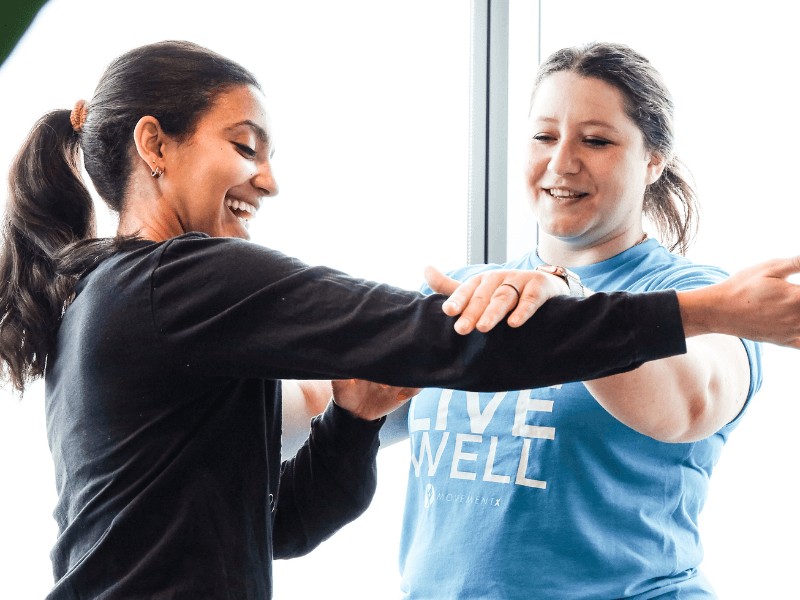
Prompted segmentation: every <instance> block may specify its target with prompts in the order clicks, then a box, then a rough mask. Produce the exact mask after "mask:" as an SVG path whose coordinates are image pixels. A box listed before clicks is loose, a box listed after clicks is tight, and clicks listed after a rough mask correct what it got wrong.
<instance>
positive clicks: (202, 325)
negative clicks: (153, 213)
mask: <svg viewBox="0 0 800 600" xmlns="http://www.w3.org/2000/svg"><path fill="white" fill-rule="evenodd" d="M152 294H153V301H152V305H153V319H154V326H155V327H156V329H157V331H158V332H159V333H160V335H161V336H162V339H163V340H164V343H165V344H166V345H167V347H168V349H169V355H170V356H171V358H172V359H173V360H174V361H175V367H176V368H179V369H182V370H184V371H185V372H187V373H191V372H194V371H196V372H197V373H198V374H201V375H220V376H233V377H257V378H266V379H345V378H361V379H369V380H372V381H377V382H382V383H388V384H393V385H403V386H412V387H447V388H453V389H467V390H472V391H500V390H509V389H527V388H534V387H543V386H547V385H553V384H556V383H563V382H567V381H577V380H586V379H593V378H596V377H600V376H604V375H610V374H613V373H618V372H621V371H626V370H630V369H633V368H635V367H637V366H639V365H640V364H642V363H643V362H645V361H648V360H654V359H658V358H664V357H666V356H671V355H674V354H681V353H684V352H685V351H686V345H685V340H684V337H683V327H682V323H681V319H680V311H679V307H678V301H677V296H676V294H675V292H674V291H664V292H651V293H647V294H629V293H625V292H615V293H610V294H602V293H597V294H594V295H592V296H591V297H589V298H586V299H582V300H579V299H575V298H567V297H559V298H554V299H552V300H550V301H548V302H547V303H545V305H544V306H542V307H541V308H540V309H539V311H538V312H537V313H536V315H534V317H533V318H532V319H530V321H528V323H526V324H525V325H524V326H522V327H520V328H518V329H513V328H510V327H508V326H506V325H505V324H501V325H498V326H497V327H495V328H494V329H493V330H492V331H490V332H489V333H486V334H482V333H479V332H473V333H471V334H470V335H467V336H461V335H458V334H457V333H456V332H455V331H454V330H453V322H454V320H453V319H452V318H450V317H447V316H446V315H445V314H444V313H442V310H441V305H442V302H443V300H444V299H445V297H444V296H441V295H433V296H422V295H421V294H419V293H417V292H413V291H408V290H401V289H398V288H395V287H392V286H389V285H385V284H378V283H374V282H370V281H365V280H362V279H357V278H354V277H350V276H348V275H346V274H344V273H340V272H338V271H335V270H332V269H328V268H325V267H312V266H308V265H306V264H303V263H302V262H300V261H298V260H297V259H293V258H290V257H287V256H285V255H282V254H280V253H279V252H275V251H272V250H269V249H266V248H264V247H262V246H258V245H256V244H253V243H250V242H245V241H242V240H233V239H226V238H204V237H198V236H190V237H183V238H176V239H174V240H172V241H170V242H168V243H167V244H165V245H164V247H163V255H162V256H161V259H160V265H159V266H158V268H156V269H155V270H154V272H153V274H152Z"/></svg>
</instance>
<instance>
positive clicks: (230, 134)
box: [159, 86, 278, 239]
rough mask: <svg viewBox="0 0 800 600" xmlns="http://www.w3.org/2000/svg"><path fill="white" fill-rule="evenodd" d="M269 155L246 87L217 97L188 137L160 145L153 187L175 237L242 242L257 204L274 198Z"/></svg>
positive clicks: (254, 92) (260, 107)
mask: <svg viewBox="0 0 800 600" xmlns="http://www.w3.org/2000/svg"><path fill="white" fill-rule="evenodd" d="M271 154H272V144H271V141H270V138H269V123H268V118H267V111H266V107H265V101H264V96H263V94H262V93H261V92H260V91H259V90H258V89H256V88H255V87H252V86H237V87H233V88H231V89H230V90H227V91H225V92H222V93H220V94H219V95H218V96H217V97H216V99H215V100H214V103H213V105H212V106H211V108H210V109H209V110H208V111H206V112H205V113H204V114H203V116H202V117H201V118H200V120H199V121H198V123H197V126H196V128H195V130H194V133H193V134H192V135H191V136H190V137H188V138H187V139H185V140H181V141H179V140H174V139H169V138H168V141H167V142H166V148H165V151H164V155H163V156H164V176H163V177H162V178H161V179H160V180H159V185H160V189H161V194H162V198H163V201H164V202H165V203H166V206H165V208H164V210H167V211H170V213H171V215H170V217H171V218H170V220H172V221H174V222H176V223H177V224H178V225H179V228H180V230H181V231H180V232H179V233H184V232H189V231H200V232H203V233H207V234H208V235H210V236H212V237H239V238H244V239H248V238H249V237H250V236H249V234H248V232H247V223H248V221H249V220H250V219H252V218H253V217H255V214H256V212H257V211H258V209H259V206H260V204H261V201H262V200H263V198H264V197H265V196H274V195H275V194H277V193H278V186H277V184H276V182H275V179H274V177H273V175H272V168H271V165H270V158H271Z"/></svg>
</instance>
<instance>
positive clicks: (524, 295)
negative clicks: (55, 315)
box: [426, 256, 800, 349]
mask: <svg viewBox="0 0 800 600" xmlns="http://www.w3.org/2000/svg"><path fill="white" fill-rule="evenodd" d="M797 273H800V256H795V257H792V258H784V259H773V260H769V261H766V262H763V263H760V264H758V265H755V266H753V267H750V268H748V269H744V270H742V271H739V272H738V273H735V274H734V275H732V276H731V277H730V278H728V279H726V280H725V281H722V282H720V283H717V284H714V285H710V286H707V287H704V288H698V289H695V290H689V291H681V292H678V302H679V305H680V312H681V318H682V320H683V329H684V334H685V336H686V337H687V338H690V337H695V336H698V335H703V334H708V333H724V334H728V335H731V336H734V337H740V338H746V339H749V340H754V341H757V342H768V343H771V344H777V345H779V346H789V347H791V348H798V349H800V285H798V284H795V283H792V282H790V281H789V280H788V279H789V277H790V276H791V275H794V274H797ZM426 277H427V278H428V281H429V285H430V286H431V288H432V289H433V290H434V291H436V292H438V293H440V294H447V295H450V296H451V297H450V299H449V300H448V301H447V302H445V303H444V305H443V306H442V310H444V312H445V313H446V314H448V315H450V316H455V315H458V314H461V317H460V318H459V319H458V320H457V321H456V326H455V328H456V331H458V333H461V334H466V333H469V332H471V331H472V330H473V329H478V330H479V331H488V330H489V329H491V328H492V327H494V326H495V325H497V323H499V322H500V321H501V320H502V319H503V318H504V317H505V316H506V315H509V317H508V321H509V323H508V324H509V325H510V326H512V327H519V326H520V325H522V324H523V323H524V322H525V321H527V320H528V319H530V317H531V316H533V314H534V313H535V312H536V310H538V309H539V307H541V305H542V304H543V303H544V302H545V301H546V300H548V299H550V298H553V297H554V296H557V295H561V294H566V293H567V290H566V286H565V285H563V282H560V280H559V278H558V277H554V276H552V275H547V274H544V273H542V272H541V271H521V270H520V271H511V270H503V271H488V272H486V273H483V274H481V275H480V276H476V277H474V278H471V279H469V280H467V281H465V282H463V283H462V282H460V281H456V280H455V279H452V278H450V277H448V276H446V275H444V274H442V273H441V272H439V271H437V270H436V269H433V268H432V267H429V268H428V270H427V271H426ZM507 283H513V284H514V286H515V287H516V288H517V289H519V290H521V294H520V298H519V303H517V302H516V301H517V295H516V293H515V292H514V290H513V289H512V288H511V287H509V286H508V285H506V284H507Z"/></svg>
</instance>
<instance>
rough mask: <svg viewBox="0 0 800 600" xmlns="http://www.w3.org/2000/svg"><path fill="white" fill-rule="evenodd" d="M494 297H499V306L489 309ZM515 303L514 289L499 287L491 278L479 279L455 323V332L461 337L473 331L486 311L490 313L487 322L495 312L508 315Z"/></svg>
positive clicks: (494, 279)
mask: <svg viewBox="0 0 800 600" xmlns="http://www.w3.org/2000/svg"><path fill="white" fill-rule="evenodd" d="M467 283H469V280H467ZM495 295H497V296H499V297H500V299H499V301H498V302H499V304H495V306H494V307H492V308H491V309H489V306H490V304H491V302H492V299H493V298H494V297H495ZM451 298H452V296H451ZM516 301H517V295H516V292H515V291H514V288H512V287H509V286H502V287H500V286H499V285H498V281H497V280H496V278H492V277H491V276H490V277H487V278H486V279H481V281H480V283H479V284H478V285H477V287H475V290H474V291H473V292H472V294H471V295H470V297H469V298H468V299H466V300H465V303H464V306H463V309H462V311H461V316H460V317H459V319H458V321H456V324H455V330H456V331H457V332H458V333H460V334H461V335H466V334H468V333H470V332H471V331H472V330H473V329H475V327H476V325H477V323H478V321H479V320H480V319H481V318H482V316H483V315H484V314H485V313H486V311H487V309H488V310H489V311H490V312H489V314H488V315H487V320H489V321H491V319H492V317H493V315H494V314H495V313H496V312H497V311H499V312H501V314H502V316H505V315H506V314H508V311H509V310H510V308H512V307H513V304H515V303H516ZM503 303H505V307H503V306H502V304H503ZM501 318H502V317H501Z"/></svg>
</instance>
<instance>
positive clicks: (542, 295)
mask: <svg viewBox="0 0 800 600" xmlns="http://www.w3.org/2000/svg"><path fill="white" fill-rule="evenodd" d="M551 277H552V276H551V275H543V278H540V279H530V280H528V282H527V283H526V284H525V286H524V287H523V288H522V293H521V295H520V299H519V302H518V303H517V306H516V308H515V309H514V311H513V312H512V313H511V314H510V315H509V316H508V324H509V326H511V327H519V326H521V325H523V324H524V323H525V322H527V321H528V319H530V318H531V317H532V316H533V315H534V314H536V311H537V310H539V307H541V306H542V304H544V303H545V302H546V301H547V300H549V299H550V298H552V297H553V296H556V295H559V293H560V291H561V290H560V289H559V288H560V287H561V285H562V283H563V282H562V281H561V280H560V278H559V281H558V285H556V286H553V285H551V284H552V283H553V282H552V280H551V279H550V278H551Z"/></svg>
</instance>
